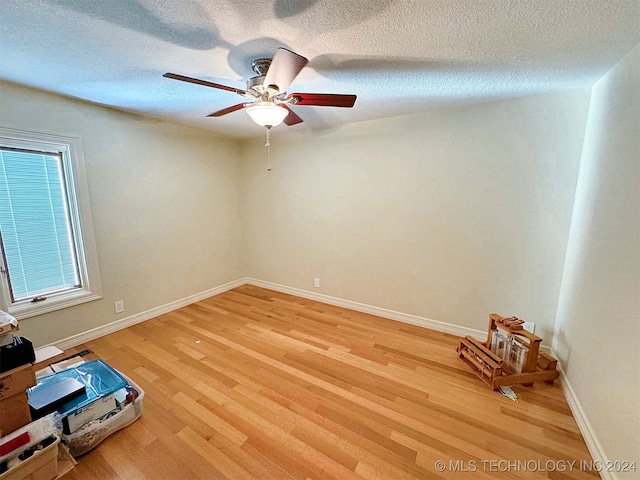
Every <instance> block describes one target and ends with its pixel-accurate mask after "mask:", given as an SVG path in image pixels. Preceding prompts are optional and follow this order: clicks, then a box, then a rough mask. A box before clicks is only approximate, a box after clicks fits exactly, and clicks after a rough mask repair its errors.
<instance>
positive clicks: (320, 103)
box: [288, 93, 357, 108]
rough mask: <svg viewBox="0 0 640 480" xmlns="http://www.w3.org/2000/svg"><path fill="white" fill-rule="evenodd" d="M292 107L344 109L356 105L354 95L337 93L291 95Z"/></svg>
mask: <svg viewBox="0 0 640 480" xmlns="http://www.w3.org/2000/svg"><path fill="white" fill-rule="evenodd" d="M288 97H289V98H294V99H295V100H294V102H293V104H294V105H314V106H316V107H346V108H351V107H353V105H354V104H355V103H356V98H357V97H356V96H355V95H342V94H337V93H291V94H289V96H288Z"/></svg>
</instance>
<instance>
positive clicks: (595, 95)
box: [553, 46, 640, 478]
mask: <svg viewBox="0 0 640 480" xmlns="http://www.w3.org/2000/svg"><path fill="white" fill-rule="evenodd" d="M556 329H557V334H556V339H555V342H554V345H553V347H554V350H555V352H556V353H557V354H558V356H559V359H560V361H561V362H562V364H563V366H564V370H565V373H566V377H567V379H568V381H569V383H570V384H571V386H572V388H573V390H574V391H575V394H576V396H577V398H578V400H579V402H580V404H581V407H582V409H583V410H584V413H585V415H586V417H587V419H588V422H589V423H590V428H591V429H592V430H593V432H592V433H593V434H594V435H595V437H596V439H597V440H596V444H595V445H592V446H591V447H592V448H594V447H595V448H596V449H600V450H601V452H600V454H601V455H602V454H604V456H605V458H607V457H608V458H609V459H610V460H628V461H632V460H635V461H636V462H637V463H640V346H639V345H640V46H638V47H636V48H635V49H634V50H633V51H632V52H631V53H630V54H629V55H628V56H627V57H625V59H624V60H623V61H621V62H620V63H619V64H618V65H617V66H616V67H614V68H613V69H612V70H611V71H610V72H609V73H608V74H607V75H606V76H605V77H603V78H602V79H601V80H600V81H599V82H598V83H597V84H596V85H595V86H594V87H593V91H592V96H591V108H590V111H589V118H588V123H587V130H586V134H585V142H584V149H583V155H582V163H581V166H580V174H579V181H578V186H577V191H576V200H575V208H574V213H573V219H572V222H571V233H570V236H569V243H568V248H567V259H566V266H565V272H564V276H563V281H562V290H561V296H560V302H559V305H558V317H557V325H556ZM598 443H599V445H598ZM637 466H638V467H639V468H640V464H638V465H637ZM637 475H638V473H637V472H636V473H633V474H629V475H625V474H620V478H638V477H637ZM605 478H607V477H605Z"/></svg>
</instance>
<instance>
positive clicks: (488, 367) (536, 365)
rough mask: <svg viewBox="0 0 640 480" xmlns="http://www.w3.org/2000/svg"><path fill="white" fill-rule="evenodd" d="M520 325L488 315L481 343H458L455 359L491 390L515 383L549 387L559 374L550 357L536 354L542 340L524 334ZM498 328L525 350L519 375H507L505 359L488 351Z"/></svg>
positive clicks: (468, 339)
mask: <svg viewBox="0 0 640 480" xmlns="http://www.w3.org/2000/svg"><path fill="white" fill-rule="evenodd" d="M522 323H524V322H523V321H522V320H519V319H518V318H516V317H502V316H500V315H498V314H496V313H492V314H490V315H489V328H488V332H487V341H486V342H485V343H482V342H480V341H478V340H476V339H474V338H472V337H470V336H467V337H465V338H461V339H460V344H459V345H458V348H457V352H458V357H459V358H460V359H461V360H462V361H463V362H464V363H466V364H467V365H468V366H469V368H471V370H472V371H474V372H475V373H476V374H477V375H478V377H479V378H480V379H481V380H482V381H483V382H484V383H486V384H487V385H488V386H489V387H491V388H492V389H493V390H497V389H498V388H499V387H501V386H506V385H513V384H516V383H520V384H523V385H527V386H529V385H532V384H533V382H539V381H544V382H547V383H553V381H554V380H555V379H556V378H558V377H559V376H560V372H558V370H557V369H556V366H557V363H558V362H557V360H556V359H555V358H553V357H552V356H551V355H548V354H546V353H541V352H540V343H541V342H542V339H541V338H540V337H538V336H537V335H534V334H533V333H531V332H528V331H527V330H524V329H523V328H522ZM498 328H500V329H501V330H503V331H504V332H505V333H507V334H511V335H513V336H515V337H516V338H517V340H518V342H520V343H522V344H523V345H524V346H525V347H526V348H527V349H528V351H527V352H526V356H525V359H524V362H523V365H522V371H521V372H519V373H511V372H510V371H509V368H507V365H506V363H505V359H503V358H501V357H500V356H498V355H497V354H496V353H494V352H492V351H491V343H492V338H493V331H494V330H496V329H498Z"/></svg>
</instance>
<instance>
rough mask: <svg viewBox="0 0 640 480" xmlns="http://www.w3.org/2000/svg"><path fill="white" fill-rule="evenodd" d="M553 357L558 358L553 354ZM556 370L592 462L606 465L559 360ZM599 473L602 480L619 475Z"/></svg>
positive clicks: (614, 479) (604, 456)
mask: <svg viewBox="0 0 640 480" xmlns="http://www.w3.org/2000/svg"><path fill="white" fill-rule="evenodd" d="M554 357H555V358H558V357H556V356H555V355H554ZM558 370H560V382H561V384H562V390H563V391H564V396H565V398H566V399H567V403H568V404H569V408H570V409H571V413H572V414H573V418H575V420H576V423H577V424H578V429H579V430H580V433H581V434H582V438H583V439H584V442H585V443H586V444H587V448H588V449H589V453H590V454H591V457H592V458H593V461H594V462H597V463H598V464H599V465H607V462H608V457H607V455H606V454H605V453H604V449H603V448H602V445H601V444H600V441H599V440H598V437H597V436H596V432H595V431H594V430H593V427H592V426H591V423H590V422H589V419H588V418H587V414H586V413H585V411H584V409H583V408H582V405H581V404H580V400H578V396H577V395H576V392H575V390H574V389H573V387H572V386H571V383H570V382H569V379H568V378H567V375H566V373H565V372H564V369H563V367H562V365H560V362H558ZM599 473H600V477H601V478H602V479H603V480H618V479H619V476H618V475H617V474H616V473H615V472H608V471H606V469H603V470H602V471H601V472H599Z"/></svg>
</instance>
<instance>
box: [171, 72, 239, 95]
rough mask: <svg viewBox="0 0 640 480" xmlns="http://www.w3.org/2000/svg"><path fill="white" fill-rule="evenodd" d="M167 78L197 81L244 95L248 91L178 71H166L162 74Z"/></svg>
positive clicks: (207, 85) (198, 83) (190, 81)
mask: <svg viewBox="0 0 640 480" xmlns="http://www.w3.org/2000/svg"><path fill="white" fill-rule="evenodd" d="M162 76H163V77H165V78H170V79H172V80H180V81H181V82H189V83H195V84H196V85H204V86H205V87H213V88H217V89H219V90H226V91H227V92H233V93H237V94H238V95H244V94H246V93H247V92H246V91H244V90H240V89H238V88H233V87H227V86H226V85H220V84H219V83H213V82H207V81H206V80H200V79H198V78H191V77H185V76H184V75H178V74H177V73H168V72H167V73H165V74H164V75H162Z"/></svg>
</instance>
